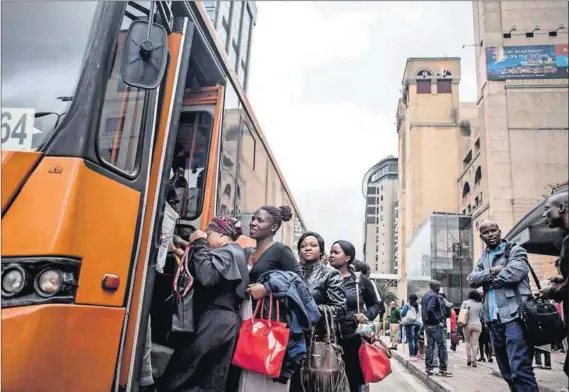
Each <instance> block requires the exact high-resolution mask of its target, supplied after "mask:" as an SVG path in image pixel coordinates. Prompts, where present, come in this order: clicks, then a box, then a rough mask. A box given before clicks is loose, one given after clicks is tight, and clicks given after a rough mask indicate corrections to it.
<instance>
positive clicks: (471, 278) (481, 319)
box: [389, 192, 569, 392]
mask: <svg viewBox="0 0 569 392" xmlns="http://www.w3.org/2000/svg"><path fill="white" fill-rule="evenodd" d="M543 217H544V220H545V222H546V223H547V225H548V226H549V227H550V228H552V229H559V230H561V231H562V232H563V242H562V244H561V246H560V256H559V258H558V260H557V261H556V263H555V265H556V268H557V272H558V274H557V275H556V276H552V277H550V278H549V279H548V280H547V281H545V282H542V284H541V286H542V288H541V290H540V291H539V292H532V289H531V286H530V283H529V282H530V279H529V276H528V275H529V273H530V269H531V267H530V264H529V261H528V255H527V252H526V250H525V249H524V248H522V247H521V246H519V245H517V244H515V243H513V242H510V241H507V240H505V239H503V238H502V233H501V230H500V228H499V226H498V224H497V223H496V222H494V221H490V220H487V221H483V222H481V223H480V225H479V234H480V238H481V239H482V241H483V242H484V243H485V245H486V247H485V250H484V252H483V253H482V254H481V255H480V257H479V259H478V261H477V263H476V265H475V266H474V269H473V271H472V272H471V273H470V274H469V275H468V277H467V280H468V282H469V284H470V286H471V287H472V288H473V290H472V291H470V292H469V294H468V299H467V300H465V301H464V302H463V303H462V304H461V305H460V307H459V308H457V309H456V310H455V306H454V304H452V303H449V301H447V299H446V296H445V295H444V293H442V292H441V284H440V282H438V281H431V282H430V283H429V288H430V290H429V291H427V292H426V293H425V294H424V295H423V296H422V298H421V299H420V300H419V299H418V298H417V295H416V294H415V293H413V294H411V295H410V296H409V303H408V304H406V305H405V306H403V309H402V310H401V311H399V308H398V307H397V306H396V304H395V303H392V304H391V312H390V315H389V322H390V335H391V337H390V339H391V343H392V347H393V348H396V346H397V343H398V342H401V339H399V338H398V332H399V329H400V328H402V329H404V330H405V332H406V333H405V335H406V340H407V344H408V346H409V360H410V361H417V360H418V359H423V357H422V356H421V353H422V350H421V348H422V347H421V344H422V343H424V342H425V341H426V350H425V356H424V361H425V371H426V373H427V375H429V376H430V375H433V374H435V371H436V369H437V368H438V372H437V373H438V374H439V375H441V376H446V377H449V376H452V373H451V372H450V371H449V363H448V358H449V357H448V349H447V340H450V349H451V350H453V351H456V347H457V345H458V344H459V342H460V340H461V339H460V338H461V337H462V339H463V340H464V342H465V344H466V358H465V359H464V360H465V362H466V365H467V366H469V367H477V366H478V363H479V362H486V361H488V362H493V361H494V358H495V359H496V362H497V365H498V368H499V370H500V373H501V375H502V377H503V378H504V380H505V381H506V383H507V384H508V387H509V389H510V391H514V392H526V391H527V392H529V391H532V392H534V391H538V390H539V387H538V384H537V381H536V377H535V373H534V370H533V369H534V365H535V366H536V367H541V368H542V369H551V368H552V366H551V351H552V350H560V351H562V352H564V353H565V362H564V367H563V370H564V372H565V374H566V375H567V376H568V378H569V369H568V367H569V364H568V359H567V335H569V331H565V334H564V336H565V339H564V340H563V341H561V342H552V344H549V343H548V344H545V345H541V346H535V345H534V343H533V340H534V339H533V338H532V337H531V336H528V327H527V325H526V324H525V322H526V320H525V318H524V317H527V316H526V315H523V316H522V314H521V312H520V309H521V308H523V309H526V304H527V303H528V301H530V300H532V301H533V300H534V299H535V298H540V297H541V298H542V299H543V300H547V301H552V302H554V303H555V306H556V308H557V311H558V314H559V315H560V316H561V317H562V318H564V319H565V328H566V329H567V326H568V323H567V314H568V311H569V310H568V302H569V301H568V298H569V293H568V288H567V277H568V275H569V206H568V193H567V192H561V193H558V194H555V195H553V196H551V197H550V198H549V199H548V200H547V202H546V203H545V210H544V212H543ZM457 311H458V314H457V313H456V312H457ZM525 311H526V310H524V312H525ZM545 340H547V339H545ZM568 387H569V383H568ZM562 391H567V388H564V389H562Z"/></svg>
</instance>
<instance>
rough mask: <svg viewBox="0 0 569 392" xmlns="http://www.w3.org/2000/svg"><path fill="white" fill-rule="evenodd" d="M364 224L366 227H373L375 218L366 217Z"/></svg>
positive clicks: (375, 222)
mask: <svg viewBox="0 0 569 392" xmlns="http://www.w3.org/2000/svg"><path fill="white" fill-rule="evenodd" d="M366 223H367V224H368V225H375V224H377V217H375V216H367V217H366Z"/></svg>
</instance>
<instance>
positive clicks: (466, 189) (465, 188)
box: [462, 182, 470, 198]
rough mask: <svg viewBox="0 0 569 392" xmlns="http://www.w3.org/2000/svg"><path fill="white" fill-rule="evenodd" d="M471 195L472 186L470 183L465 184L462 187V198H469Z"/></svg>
mask: <svg viewBox="0 0 569 392" xmlns="http://www.w3.org/2000/svg"><path fill="white" fill-rule="evenodd" d="M469 194H470V184H469V183H468V182H465V183H464V186H463V187H462V198H465V197H467V196H468V195H469Z"/></svg>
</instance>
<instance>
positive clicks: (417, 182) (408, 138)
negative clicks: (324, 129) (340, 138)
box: [396, 58, 461, 298]
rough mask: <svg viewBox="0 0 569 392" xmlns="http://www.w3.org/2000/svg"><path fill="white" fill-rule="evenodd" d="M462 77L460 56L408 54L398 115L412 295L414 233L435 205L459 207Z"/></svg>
mask: <svg viewBox="0 0 569 392" xmlns="http://www.w3.org/2000/svg"><path fill="white" fill-rule="evenodd" d="M460 78H461V73H460V59H459V58H410V59H408V60H407V64H406V67H405V72H404V75H403V81H402V96H401V98H400V99H399V105H398V110H397V115H396V117H397V133H398V140H399V186H398V201H399V205H398V213H399V219H398V225H399V233H398V234H399V249H398V251H399V263H398V270H397V274H398V280H399V282H398V291H399V297H400V298H407V269H406V267H407V264H406V253H407V248H408V245H409V241H410V239H411V238H412V237H413V235H414V234H415V232H416V231H417V230H418V229H419V227H420V226H421V225H422V224H423V222H424V221H425V219H427V217H428V216H429V215H430V214H431V213H432V212H433V211H438V212H441V213H456V211H457V210H458V200H459V199H458V190H457V186H456V179H457V178H458V175H459V173H460V165H459V162H460V159H459V151H460V125H459V124H460V118H459V113H460V108H459V96H458V84H459V82H460Z"/></svg>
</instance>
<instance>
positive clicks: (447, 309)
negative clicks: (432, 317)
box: [437, 296, 450, 319]
mask: <svg viewBox="0 0 569 392" xmlns="http://www.w3.org/2000/svg"><path fill="white" fill-rule="evenodd" d="M437 299H438V300H439V304H440V305H441V310H442V313H443V316H445V318H446V319H447V318H449V317H450V306H446V305H445V301H444V299H443V298H441V297H439V296H437Z"/></svg>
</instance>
